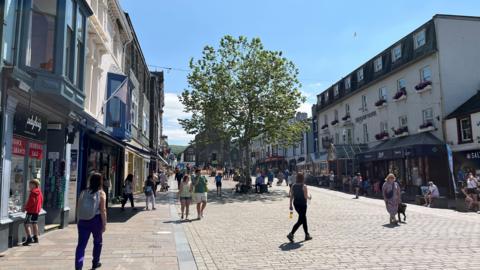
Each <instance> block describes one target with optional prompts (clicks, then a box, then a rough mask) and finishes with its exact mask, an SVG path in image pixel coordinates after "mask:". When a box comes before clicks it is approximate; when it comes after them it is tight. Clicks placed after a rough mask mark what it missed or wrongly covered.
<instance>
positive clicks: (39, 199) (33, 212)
mask: <svg viewBox="0 0 480 270" xmlns="http://www.w3.org/2000/svg"><path fill="white" fill-rule="evenodd" d="M28 187H29V188H30V196H28V200H27V204H25V212H27V214H26V216H25V224H24V225H25V234H26V235H27V240H26V241H25V242H24V243H23V245H24V246H28V245H30V244H31V243H37V244H38V225H37V222H38V214H39V213H40V210H41V209H42V204H43V196H42V191H41V190H40V181H39V180H37V179H33V180H30V182H29V183H28ZM31 227H32V228H33V236H32V228H31Z"/></svg>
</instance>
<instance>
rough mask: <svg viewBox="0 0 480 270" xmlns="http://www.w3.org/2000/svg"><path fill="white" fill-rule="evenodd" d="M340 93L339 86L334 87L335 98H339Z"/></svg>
mask: <svg viewBox="0 0 480 270" xmlns="http://www.w3.org/2000/svg"><path fill="white" fill-rule="evenodd" d="M339 94H340V92H339V91H338V84H337V85H335V86H334V87H333V96H334V97H338V95H339Z"/></svg>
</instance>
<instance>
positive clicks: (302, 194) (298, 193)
mask: <svg viewBox="0 0 480 270" xmlns="http://www.w3.org/2000/svg"><path fill="white" fill-rule="evenodd" d="M296 178H297V181H296V183H295V184H293V185H292V187H291V188H290V195H289V197H290V211H293V208H294V207H295V211H297V213H298V221H297V223H295V225H293V228H292V231H291V232H290V233H289V234H288V235H287V238H288V240H290V242H292V243H293V242H294V236H295V232H296V231H297V230H298V228H299V227H300V225H303V231H304V232H305V241H308V240H312V237H311V236H310V234H309V233H308V225H307V200H308V199H311V196H309V195H308V190H307V186H306V185H305V179H304V176H303V174H301V173H299V174H298V175H297V177H296Z"/></svg>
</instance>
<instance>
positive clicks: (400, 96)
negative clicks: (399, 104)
mask: <svg viewBox="0 0 480 270" xmlns="http://www.w3.org/2000/svg"><path fill="white" fill-rule="evenodd" d="M405 98H407V90H405V88H404V87H403V88H401V89H400V90H398V92H397V93H395V96H393V99H394V100H395V101H399V100H402V99H405Z"/></svg>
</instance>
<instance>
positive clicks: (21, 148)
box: [12, 138, 27, 156]
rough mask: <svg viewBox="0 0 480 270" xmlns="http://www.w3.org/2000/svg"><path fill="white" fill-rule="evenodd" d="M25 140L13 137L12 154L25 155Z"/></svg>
mask: <svg viewBox="0 0 480 270" xmlns="http://www.w3.org/2000/svg"><path fill="white" fill-rule="evenodd" d="M26 145H27V142H26V141H25V140H22V139H18V138H13V142H12V154H14V155H17V156H25V154H26V153H27V147H26Z"/></svg>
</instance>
